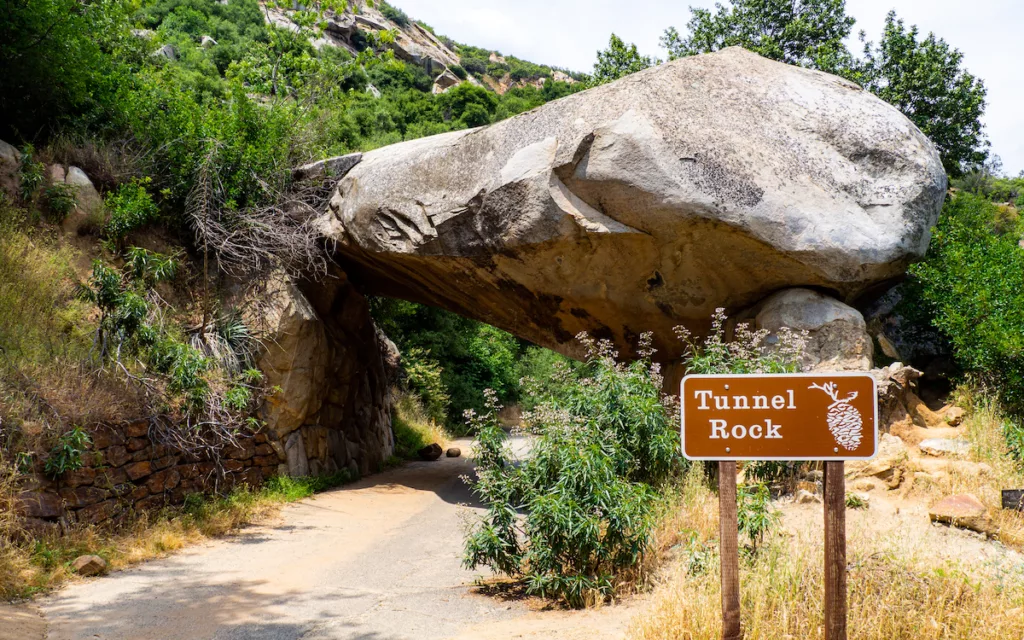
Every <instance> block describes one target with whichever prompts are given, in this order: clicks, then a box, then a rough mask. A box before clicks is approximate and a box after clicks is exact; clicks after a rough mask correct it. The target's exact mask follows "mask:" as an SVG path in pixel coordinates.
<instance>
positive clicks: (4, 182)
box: [0, 140, 21, 198]
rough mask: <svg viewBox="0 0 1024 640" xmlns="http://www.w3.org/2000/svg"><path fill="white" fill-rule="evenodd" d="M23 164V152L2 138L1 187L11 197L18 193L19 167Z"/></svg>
mask: <svg viewBox="0 0 1024 640" xmlns="http://www.w3.org/2000/svg"><path fill="white" fill-rule="evenodd" d="M20 166H21V152H19V151H18V150H17V149H16V148H15V147H14V145H12V144H9V143H7V142H4V141H3V140H0V189H3V190H4V191H6V192H7V195H8V196H10V197H12V198H13V197H17V195H18V185H19V181H18V168H19V167H20Z"/></svg>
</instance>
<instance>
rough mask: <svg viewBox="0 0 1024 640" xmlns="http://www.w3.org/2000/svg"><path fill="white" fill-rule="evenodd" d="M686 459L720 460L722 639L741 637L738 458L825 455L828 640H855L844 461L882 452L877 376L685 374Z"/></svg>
mask: <svg viewBox="0 0 1024 640" xmlns="http://www.w3.org/2000/svg"><path fill="white" fill-rule="evenodd" d="M679 397H680V400H681V406H682V439H683V455H684V456H686V457H687V458H689V459H691V460H717V461H718V499H719V513H720V516H719V517H720V521H719V533H720V543H719V544H720V546H721V558H722V638H723V640H739V639H740V638H742V637H743V631H742V628H741V626H740V595H739V549H738V547H739V536H738V531H737V514H736V461H738V460H747V461H753V460H786V461H800V460H823V461H825V483H824V484H825V486H824V494H825V495H824V503H825V505H824V506H825V639H826V640H846V483H845V478H844V461H846V460H866V459H870V458H872V457H874V455H875V453H876V451H877V449H878V426H877V425H878V403H877V392H876V390H875V379H874V378H873V377H872V376H871V375H870V374H867V373H826V374H799V373H796V374H775V375H692V376H686V377H685V378H683V382H682V387H681V390H680V396H679Z"/></svg>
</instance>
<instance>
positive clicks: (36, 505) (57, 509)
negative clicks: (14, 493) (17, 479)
mask: <svg viewBox="0 0 1024 640" xmlns="http://www.w3.org/2000/svg"><path fill="white" fill-rule="evenodd" d="M18 511H19V512H21V513H22V514H23V515H26V516H28V517H30V518H57V517H60V516H61V515H62V514H63V513H64V501H63V500H61V499H60V496H58V495H57V494H55V493H50V492H46V491H24V492H22V493H21V494H19V495H18Z"/></svg>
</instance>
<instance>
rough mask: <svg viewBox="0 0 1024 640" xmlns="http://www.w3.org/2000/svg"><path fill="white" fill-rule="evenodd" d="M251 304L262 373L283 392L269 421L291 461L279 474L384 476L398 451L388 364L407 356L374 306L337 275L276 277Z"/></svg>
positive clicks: (271, 403)
mask: <svg viewBox="0 0 1024 640" xmlns="http://www.w3.org/2000/svg"><path fill="white" fill-rule="evenodd" d="M250 301H251V302H250V305H249V308H250V318H251V320H250V323H251V325H252V326H253V327H254V328H255V329H256V330H257V332H258V333H259V335H261V336H262V342H263V344H264V348H263V350H262V352H261V355H260V359H259V362H258V364H259V367H260V369H261V370H262V371H263V373H264V375H265V383H266V385H267V386H268V387H269V388H271V389H273V390H274V391H273V393H271V394H270V395H269V396H268V397H267V399H266V402H265V404H264V408H263V419H264V421H265V422H266V424H267V426H268V429H269V430H270V431H271V432H272V433H273V435H274V436H275V440H276V441H275V444H277V446H278V448H279V451H280V452H281V454H282V461H281V467H280V468H279V469H278V471H279V473H282V474H288V475H293V476H305V475H325V474H332V473H335V472H337V471H339V470H342V469H345V470H348V471H349V472H350V473H351V474H352V475H363V474H367V473H371V472H373V471H376V470H378V469H379V468H380V466H381V465H382V464H383V462H384V460H386V459H387V457H388V456H390V455H391V454H392V452H393V451H394V439H393V436H392V432H391V403H390V397H389V387H390V384H389V381H390V377H389V376H390V375H391V374H390V373H389V369H388V364H390V366H392V367H393V366H395V364H394V363H396V362H397V360H398V355H397V350H396V349H394V345H393V344H391V343H390V341H388V340H387V339H386V338H385V337H384V336H383V334H380V333H379V332H378V331H377V330H376V328H375V327H374V325H373V322H372V320H371V319H370V314H369V306H368V304H367V302H366V299H365V298H364V297H363V296H362V295H360V294H359V293H358V292H357V291H356V290H355V288H354V287H352V285H351V284H350V283H349V282H348V279H347V277H346V276H345V273H344V272H342V271H340V270H335V271H334V272H333V273H331V274H329V276H328V277H327V278H325V279H323V280H322V281H320V282H317V283H302V284H301V286H300V284H296V283H295V282H293V281H292V280H291V279H290V278H289V277H288V276H286V275H284V274H282V273H275V274H273V275H272V276H270V277H269V278H268V279H267V281H266V282H265V283H264V285H263V286H261V287H260V288H259V289H257V290H256V291H254V292H253V293H252V294H250ZM392 350H394V352H392Z"/></svg>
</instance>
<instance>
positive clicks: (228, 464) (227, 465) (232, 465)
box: [221, 460, 245, 473]
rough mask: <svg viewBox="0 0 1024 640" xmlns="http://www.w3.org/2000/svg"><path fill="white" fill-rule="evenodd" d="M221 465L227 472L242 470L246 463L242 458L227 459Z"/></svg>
mask: <svg viewBox="0 0 1024 640" xmlns="http://www.w3.org/2000/svg"><path fill="white" fill-rule="evenodd" d="M221 466H222V467H223V468H224V472H225V473H234V472H236V471H241V470H242V469H244V468H245V463H244V462H242V461H241V460H225V461H224V462H223V463H221Z"/></svg>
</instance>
